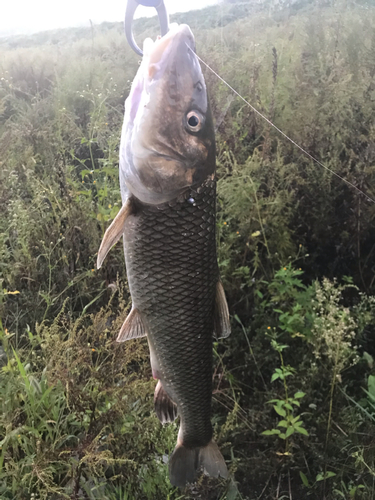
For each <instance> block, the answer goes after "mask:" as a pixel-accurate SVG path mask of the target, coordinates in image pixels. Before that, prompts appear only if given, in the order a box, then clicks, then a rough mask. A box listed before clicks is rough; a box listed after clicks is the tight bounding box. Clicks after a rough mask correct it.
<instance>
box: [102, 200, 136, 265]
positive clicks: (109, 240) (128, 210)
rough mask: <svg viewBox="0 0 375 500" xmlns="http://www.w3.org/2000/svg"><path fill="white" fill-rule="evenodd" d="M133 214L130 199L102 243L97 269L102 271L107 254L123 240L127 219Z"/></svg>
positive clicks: (114, 220)
mask: <svg viewBox="0 0 375 500" xmlns="http://www.w3.org/2000/svg"><path fill="white" fill-rule="evenodd" d="M132 212H133V204H132V201H131V198H128V199H127V200H126V202H125V203H124V204H123V205H122V207H121V210H120V211H119V213H118V214H117V215H116V217H115V218H114V219H113V221H112V224H111V225H110V226H109V227H108V229H107V231H106V232H105V233H104V236H103V240H102V243H101V245H100V248H99V252H98V259H97V262H96V267H97V268H98V269H100V268H101V267H102V264H103V261H104V259H105V258H106V256H107V253H108V252H109V251H110V249H111V248H112V247H113V245H115V244H116V243H117V242H118V240H119V239H120V238H121V236H122V234H123V232H124V224H125V221H126V219H127V218H128V217H129V215H131V214H132Z"/></svg>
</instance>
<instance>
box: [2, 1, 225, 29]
mask: <svg viewBox="0 0 375 500" xmlns="http://www.w3.org/2000/svg"><path fill="white" fill-rule="evenodd" d="M217 1H218V0H164V2H165V5H166V7H167V9H168V12H169V13H170V14H173V13H174V12H186V11H188V10H193V9H200V8H202V7H206V6H207V5H211V4H214V3H217ZM2 2H4V3H3V6H2V7H1V15H0V35H3V36H4V35H21V34H31V33H36V32H38V31H45V30H51V29H56V28H67V27H72V26H89V20H90V19H91V20H92V21H93V23H94V24H100V23H102V22H104V21H122V20H123V19H124V15H125V7H126V0H104V1H100V2H99V1H98V0H62V1H61V0H60V1H56V0H54V1H53V0H2ZM155 13H156V11H155V9H153V8H150V7H149V8H146V7H142V6H139V7H138V8H137V12H136V17H142V16H150V15H154V14H155Z"/></svg>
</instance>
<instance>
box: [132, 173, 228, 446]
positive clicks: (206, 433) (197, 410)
mask: <svg viewBox="0 0 375 500" xmlns="http://www.w3.org/2000/svg"><path fill="white" fill-rule="evenodd" d="M215 195H216V182H215V181H214V180H212V179H209V180H207V181H206V182H205V183H204V184H203V185H201V186H200V187H198V188H196V189H193V188H190V189H189V190H187V191H186V192H185V193H184V195H182V196H181V197H180V198H179V199H176V200H173V201H172V202H169V203H164V204H162V205H145V204H142V203H140V202H138V201H136V202H135V214H134V215H132V216H130V217H129V218H128V219H127V221H126V224H125V233H124V235H125V239H124V247H125V258H126V267H127V275H128V281H129V286H130V291H131V295H132V299H133V307H136V308H137V309H138V310H139V312H140V314H141V315H142V318H143V321H144V322H145V326H146V329H147V335H148V340H149V344H150V348H151V350H152V351H153V352H154V354H155V356H156V364H157V372H158V378H160V380H161V382H162V384H163V387H164V389H165V391H166V392H167V394H168V395H169V396H170V398H171V399H172V400H173V401H174V402H175V403H176V404H177V407H178V413H179V415H180V417H181V421H182V428H183V435H182V436H180V437H181V438H182V442H183V444H184V445H185V446H187V447H195V446H205V445H206V444H207V443H209V441H210V440H211V437H212V427H211V422H210V413H211V393H212V335H213V329H214V307H215V293H216V285H217V282H218V280H219V273H218V266H217V258H216V241H215ZM154 368H155V367H154Z"/></svg>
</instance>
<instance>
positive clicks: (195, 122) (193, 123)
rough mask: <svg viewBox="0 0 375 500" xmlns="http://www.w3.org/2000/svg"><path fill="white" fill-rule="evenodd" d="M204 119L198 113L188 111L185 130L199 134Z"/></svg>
mask: <svg viewBox="0 0 375 500" xmlns="http://www.w3.org/2000/svg"><path fill="white" fill-rule="evenodd" d="M203 123H204V119H203V116H202V115H201V113H199V111H189V113H188V114H187V115H186V128H187V129H188V130H189V131H190V132H199V131H200V129H201V128H202V127H203Z"/></svg>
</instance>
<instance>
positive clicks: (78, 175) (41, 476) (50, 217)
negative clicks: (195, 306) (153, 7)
mask: <svg viewBox="0 0 375 500" xmlns="http://www.w3.org/2000/svg"><path fill="white" fill-rule="evenodd" d="M174 20H177V21H178V22H186V23H188V24H190V26H191V28H192V29H193V31H194V34H195V36H196V41H197V50H198V54H199V56H200V57H201V58H202V59H203V60H204V61H206V62H207V63H208V64H209V65H210V66H212V68H213V69H214V70H215V71H217V72H218V73H219V74H220V75H221V76H222V77H223V78H224V79H226V80H227V81H228V82H229V83H230V84H231V85H232V86H233V87H234V88H235V89H236V90H237V91H238V92H240V93H241V95H243V96H244V97H245V98H246V99H248V100H249V101H250V102H251V104H252V105H254V106H255V107H256V108H257V109H259V110H260V111H261V112H262V113H263V114H264V115H265V116H267V117H268V118H269V119H271V120H272V121H273V122H274V123H275V124H276V125H277V126H278V127H279V128H281V129H282V130H283V131H284V132H285V133H286V134H288V135H289V136H290V137H292V138H293V140H295V141H296V142H297V143H298V144H300V145H301V146H302V147H303V148H304V149H306V150H307V151H308V152H309V153H310V154H312V155H314V156H315V157H316V158H317V159H318V160H319V161H321V162H323V163H324V164H325V165H327V167H329V168H330V169H332V170H333V171H334V172H336V173H337V174H339V175H340V176H342V177H345V178H346V179H347V180H349V181H350V182H352V183H353V184H355V185H356V186H358V188H360V189H361V190H363V191H365V192H366V193H367V194H368V195H369V196H371V197H372V198H375V191H374V185H375V153H374V151H375V146H374V144H375V129H374V125H373V116H374V112H375V109H374V108H375V62H374V61H375V30H374V26H375V11H374V7H373V6H371V5H370V4H367V3H360V4H358V3H357V4H348V3H341V2H339V3H338V4H334V5H333V4H332V5H331V4H330V3H327V4H324V5H321V4H319V3H314V2H298V3H295V4H294V5H293V6H289V7H288V6H285V5H281V6H279V7H277V6H275V5H270V4H268V3H267V4H266V3H265V4H260V5H258V4H257V5H253V4H250V3H245V4H243V3H236V2H235V3H225V4H222V5H217V6H212V7H210V8H208V9H205V10H203V11H199V12H198V13H197V12H192V13H186V14H181V15H177V16H175V17H174ZM135 30H136V36H137V40H141V39H142V38H144V37H145V36H146V35H147V36H149V35H152V36H155V35H156V33H157V24H156V21H155V19H149V20H147V21H144V24H141V21H137V23H136V24H135ZM137 68H138V59H137V57H136V56H135V55H134V54H133V53H132V51H131V50H130V49H129V48H128V47H127V45H126V41H125V37H124V35H123V33H122V27H121V25H120V24H110V23H106V24H103V25H101V26H93V27H92V29H68V30H60V31H55V32H47V33H42V34H36V35H33V36H31V37H13V38H9V39H2V40H0V213H1V217H0V337H1V344H2V348H1V349H0V366H1V376H0V442H1V444H0V446H1V450H0V451H1V454H0V466H1V467H0V497H1V498H4V500H6V499H9V500H10V499H12V500H31V499H32V498H33V499H34V500H35V499H36V498H38V499H48V500H55V499H58V500H59V499H64V498H68V499H72V500H78V499H108V500H114V499H116V500H117V499H120V500H125V499H132V500H133V499H142V500H143V499H148V498H150V499H156V500H158V499H160V500H165V499H166V498H169V499H171V500H177V499H204V500H208V499H222V500H224V499H227V500H234V499H236V498H237V499H248V500H255V499H259V498H262V499H263V500H267V499H268V500H271V499H275V498H276V499H279V500H281V499H282V498H291V497H292V498H294V499H295V498H313V499H315V498H316V499H321V498H326V499H327V500H337V499H339V498H345V499H348V498H354V499H363V500H371V499H372V497H373V496H374V494H373V492H374V478H375V472H374V471H375V464H374V460H375V447H374V442H373V434H374V419H375V409H374V398H373V396H374V395H373V387H374V385H373V380H374V376H375V372H374V370H375V368H374V358H375V349H374V341H375V299H374V295H375V294H374V290H375V274H374V259H375V237H374V230H373V226H374V220H375V204H374V203H371V202H369V201H367V200H366V199H365V198H364V197H363V196H360V195H358V193H357V192H355V191H353V190H352V189H351V188H349V187H348V186H347V185H346V184H345V183H344V182H342V181H340V180H339V179H338V178H337V177H336V176H334V175H333V174H332V173H329V172H327V171H326V170H324V169H322V168H321V167H320V166H319V165H317V164H316V163H314V162H312V161H311V160H310V159H308V158H307V157H306V156H304V155H303V154H302V153H301V152H300V151H299V150H298V149H296V148H294V146H293V145H292V144H291V143H289V142H288V141H286V140H285V139H284V138H282V137H281V136H279V135H278V134H277V132H276V131H275V130H274V129H273V128H271V127H270V126H269V125H268V124H267V123H266V122H265V121H263V120H262V119H261V118H260V117H259V116H258V115H256V114H254V112H253V111H252V110H251V109H250V108H248V107H247V106H246V105H244V103H243V102H241V101H240V100H238V99H232V96H231V94H230V91H229V90H228V89H227V88H226V87H225V86H224V85H223V84H222V83H221V82H220V81H219V80H218V79H217V78H216V77H215V76H214V75H213V74H212V73H211V72H210V71H209V70H207V69H205V68H204V72H205V76H206V81H207V85H208V88H209V92H210V98H211V102H212V108H213V113H214V117H215V119H216V122H217V126H218V131H217V171H218V220H217V230H218V253H219V265H220V270H221V275H222V279H223V282H224V285H225V290H226V294H227V297H228V302H229V307H230V312H231V315H232V317H233V321H232V329H233V332H232V335H231V337H229V338H228V339H226V340H223V341H220V342H218V343H215V344H214V357H215V358H214V367H215V369H214V379H213V380H214V393H213V423H214V430H215V438H216V440H217V441H218V443H219V446H220V448H221V450H222V451H223V453H224V456H225V459H226V460H227V461H228V466H229V469H230V472H231V478H230V479H229V480H228V481H227V482H220V481H214V480H211V479H209V478H207V477H204V476H203V477H201V478H200V480H199V481H198V484H197V485H194V486H191V487H189V488H187V489H186V491H183V492H182V491H178V490H176V489H174V488H172V487H171V486H170V483H169V480H168V470H167V469H168V468H167V465H166V463H165V462H166V460H167V457H168V455H169V454H170V453H171V451H172V450H173V448H174V445H175V441H176V437H177V424H176V425H175V424H173V425H171V426H165V427H162V426H161V425H160V424H159V422H158V420H157V418H156V417H155V415H154V412H153V401H152V399H153V390H154V381H153V380H152V377H151V370H150V367H149V360H148V349H147V343H146V342H144V341H134V342H129V343H126V344H125V345H117V344H116V343H115V342H114V339H115V338H116V334H117V332H118V329H119V327H120V326H121V324H122V322H123V320H124V318H125V316H126V314H127V311H128V310H129V307H130V297H129V292H128V289H127V282H126V274H125V266H124V258H123V255H122V250H121V245H119V246H118V248H117V247H116V248H115V249H114V250H113V251H112V252H111V253H110V254H109V255H108V257H107V259H106V261H105V263H104V266H103V268H102V269H101V270H100V271H96V270H95V262H96V254H97V251H98V248H99V245H100V241H101V238H102V236H103V234H104V231H105V229H106V228H107V227H108V224H109V223H110V221H111V220H112V219H113V218H114V217H115V215H116V213H117V211H118V209H119V207H120V203H121V201H120V191H119V184H118V153H119V151H118V148H119V137H120V132H121V126H122V120H123V103H124V99H125V98H126V96H127V93H128V91H129V89H130V84H131V81H132V79H133V77H134V75H135V73H136V71H137ZM302 393H303V394H304V395H303V396H300V395H301V394H302ZM295 394H297V395H298V397H295ZM267 402H270V404H267ZM296 402H297V403H298V404H296ZM288 405H289V406H288ZM276 408H277V409H276ZM283 413H285V414H283ZM295 419H297V420H295ZM299 422H303V424H299ZM297 428H298V429H301V428H303V429H304V430H305V431H306V433H307V434H308V435H306V433H304V432H300V431H299V430H297ZM267 430H268V431H270V432H268V433H267V432H266V434H264V431H267ZM274 431H276V432H274ZM277 431H280V432H277ZM267 434H268V435H267ZM284 434H285V436H284ZM287 434H288V435H287Z"/></svg>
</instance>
